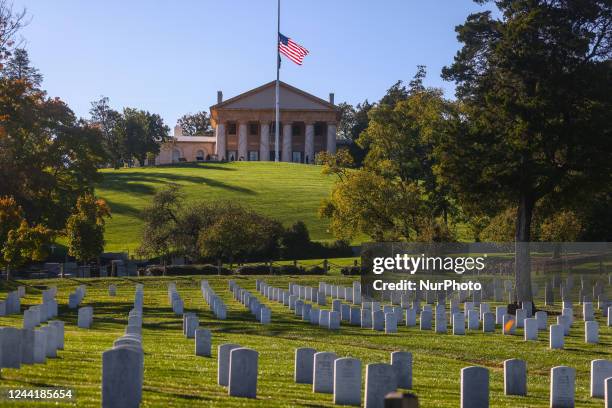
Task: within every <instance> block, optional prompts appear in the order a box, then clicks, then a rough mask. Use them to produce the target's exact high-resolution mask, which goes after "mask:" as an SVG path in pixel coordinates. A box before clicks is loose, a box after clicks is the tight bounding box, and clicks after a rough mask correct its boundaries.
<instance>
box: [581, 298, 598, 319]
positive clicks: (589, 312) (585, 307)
mask: <svg viewBox="0 0 612 408" xmlns="http://www.w3.org/2000/svg"><path fill="white" fill-rule="evenodd" d="M582 318H583V320H584V321H585V322H589V321H593V320H595V310H594V308H593V302H584V303H583V304H582Z"/></svg>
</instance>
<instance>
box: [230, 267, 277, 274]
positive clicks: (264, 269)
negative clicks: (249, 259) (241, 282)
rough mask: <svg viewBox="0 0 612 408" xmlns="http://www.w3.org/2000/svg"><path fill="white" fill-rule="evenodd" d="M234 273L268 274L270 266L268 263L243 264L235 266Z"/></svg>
mask: <svg viewBox="0 0 612 408" xmlns="http://www.w3.org/2000/svg"><path fill="white" fill-rule="evenodd" d="M273 269H274V268H273ZM235 273H236V274H237V275H269V274H270V266H268V265H245V266H241V267H239V268H237V269H236V272H235Z"/></svg>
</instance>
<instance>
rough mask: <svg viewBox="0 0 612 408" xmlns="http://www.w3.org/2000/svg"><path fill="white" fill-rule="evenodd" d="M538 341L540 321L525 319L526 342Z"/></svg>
mask: <svg viewBox="0 0 612 408" xmlns="http://www.w3.org/2000/svg"><path fill="white" fill-rule="evenodd" d="M537 339H538V319H536V318H533V317H532V318H528V319H525V341H528V340H537Z"/></svg>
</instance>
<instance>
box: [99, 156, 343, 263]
mask: <svg viewBox="0 0 612 408" xmlns="http://www.w3.org/2000/svg"><path fill="white" fill-rule="evenodd" d="M102 174H103V176H104V180H103V181H102V182H101V183H100V184H99V185H97V186H96V194H97V195H98V196H100V197H102V198H104V199H105V200H106V201H107V202H108V203H109V204H110V206H111V210H112V213H113V218H112V219H111V220H110V221H109V222H108V224H107V228H106V242H107V244H106V250H107V251H128V250H129V251H130V252H132V251H133V250H134V249H135V248H136V247H137V246H138V243H139V240H140V234H141V226H142V220H141V219H140V211H141V210H142V209H143V208H144V207H145V206H146V205H147V204H149V203H150V201H151V197H152V196H153V194H155V192H156V191H157V190H158V189H160V188H163V187H164V186H165V185H167V184H169V183H176V184H179V185H181V186H182V187H183V191H184V193H185V195H186V197H187V199H188V200H214V199H223V200H232V201H236V202H239V203H241V204H245V205H248V206H250V207H252V208H253V209H255V210H256V211H259V212H261V213H263V214H266V215H268V216H270V217H273V218H275V219H277V220H279V221H281V222H282V223H283V224H285V225H287V226H288V225H290V224H292V223H294V222H296V221H298V220H301V221H304V222H305V223H306V225H307V226H308V229H309V231H310V234H311V238H312V239H314V240H332V239H333V237H332V235H331V234H330V233H328V232H327V222H326V221H325V220H321V219H319V218H318V216H317V209H318V207H319V205H320V203H321V200H322V199H324V198H326V197H328V195H329V192H330V189H331V187H332V184H333V183H334V181H335V179H334V178H333V177H331V176H324V175H322V174H321V167H320V166H306V165H299V164H293V163H271V162H232V163H218V164H187V165H179V166H168V167H166V166H162V167H148V168H129V169H127V168H126V169H119V170H111V169H105V170H102Z"/></svg>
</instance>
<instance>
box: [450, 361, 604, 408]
mask: <svg viewBox="0 0 612 408" xmlns="http://www.w3.org/2000/svg"><path fill="white" fill-rule="evenodd" d="M550 377H551V381H550V406H551V407H552V408H565V407H574V406H575V387H576V370H575V369H574V368H572V367H567V366H557V367H553V368H552V369H551V372H550ZM606 386H607V387H608V389H610V386H612V361H609V360H593V361H591V381H590V395H591V397H592V398H606V399H607V401H606V405H605V406H606V407H608V406H610V405H609V403H610V402H612V400H611V398H610V397H612V395H609V394H608V395H606ZM610 391H612V389H610ZM504 393H505V394H506V395H518V396H526V395H527V364H526V363H525V361H523V360H518V359H510V360H506V361H504ZM461 406H462V407H470V408H488V407H489V370H488V369H486V368H484V367H476V366H472V367H465V368H463V369H462V370H461Z"/></svg>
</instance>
